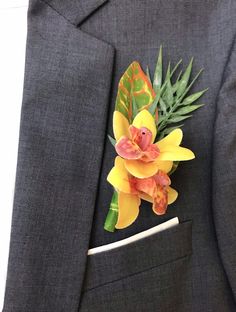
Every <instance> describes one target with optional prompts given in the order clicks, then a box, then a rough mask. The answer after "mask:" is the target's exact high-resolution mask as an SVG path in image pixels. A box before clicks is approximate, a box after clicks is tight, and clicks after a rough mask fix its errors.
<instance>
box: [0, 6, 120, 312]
mask: <svg viewBox="0 0 236 312" xmlns="http://www.w3.org/2000/svg"><path fill="white" fill-rule="evenodd" d="M54 2H55V1H54ZM54 2H53V3H54ZM72 2H73V1H72ZM72 2H70V4H71V3H72ZM74 2H77V1H74ZM92 2H94V3H95V1H90V3H92ZM103 2H104V1H103ZM58 3H59V2H58ZM61 3H63V2H62V1H61ZM83 3H85V2H83ZM99 3H102V1H99ZM64 4H65V2H64ZM64 6H65V7H66V5H64ZM91 8H92V7H91V6H90V7H89V6H88V9H87V11H86V10H84V11H82V12H85V11H86V12H87V13H88V14H89V9H90V10H91ZM63 9H64V7H63ZM76 9H78V7H76ZM94 9H95V7H94ZM71 15H72V14H71ZM68 16H69V14H68ZM82 17H84V16H82V15H81V14H80V15H79V18H80V20H81V19H82ZM113 55H114V49H113V47H111V46H110V45H109V44H107V43H105V42H102V41H100V40H97V39H96V38H93V37H91V36H90V35H87V34H85V33H84V32H82V31H81V30H80V28H78V27H77V25H74V24H73V23H71V22H70V21H69V20H68V18H65V17H64V16H62V14H61V13H59V12H58V11H57V10H55V9H54V8H53V7H51V5H48V4H46V3H45V2H43V1H31V3H30V7H29V11H28V36H27V49H26V64H25V80H24V92H23V93H24V94H23V104H22V112H21V126H20V139H19V150H18V164H17V174H16V182H15V196H14V207H13V216H12V230H11V242H10V252H9V262H8V273H7V281H6V291H5V302H4V307H3V311H4V312H36V311H37V312H59V311H60V312H64V311H65V312H68V311H70V312H77V311H78V307H79V301H80V294H81V288H82V282H83V276H84V271H85V264H86V257H87V250H88V244H89V236H90V230H91V224H92V219H93V210H94V205H95V198H96V189H97V184H98V179H99V170H100V166H101V161H102V152H103V144H104V139H105V129H106V115H107V109H108V103H109V93H110V85H111V77H112V75H111V74H112V68H113Z"/></svg>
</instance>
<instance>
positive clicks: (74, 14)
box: [45, 0, 109, 26]
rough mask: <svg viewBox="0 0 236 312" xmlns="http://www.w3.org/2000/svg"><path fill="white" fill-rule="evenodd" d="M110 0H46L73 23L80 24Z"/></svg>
mask: <svg viewBox="0 0 236 312" xmlns="http://www.w3.org/2000/svg"><path fill="white" fill-rule="evenodd" d="M108 1H109V0H70V1H66V0H63V1H62V0H46V1H45V2H47V3H48V4H49V5H50V6H51V7H52V8H54V9H55V10H56V11H57V12H58V13H60V14H61V15H62V16H64V17H65V18H66V19H67V20H68V21H69V22H71V23H72V24H74V25H76V26H79V25H80V24H81V23H82V22H83V21H84V20H85V19H86V18H87V17H89V16H90V15H92V14H93V13H94V12H95V11H96V10H97V9H98V8H99V7H100V6H102V5H104V4H105V3H107V2H108Z"/></svg>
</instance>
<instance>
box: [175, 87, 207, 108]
mask: <svg viewBox="0 0 236 312" xmlns="http://www.w3.org/2000/svg"><path fill="white" fill-rule="evenodd" d="M207 90H208V89H205V90H202V91H200V92H196V93H193V94H191V95H189V96H188V97H186V98H185V99H184V101H183V102H182V103H181V104H180V105H189V104H192V103H193V102H195V101H197V100H198V99H199V98H200V97H201V96H202V95H203V94H204V93H205V92H206V91H207Z"/></svg>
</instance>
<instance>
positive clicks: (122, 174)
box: [107, 156, 131, 193]
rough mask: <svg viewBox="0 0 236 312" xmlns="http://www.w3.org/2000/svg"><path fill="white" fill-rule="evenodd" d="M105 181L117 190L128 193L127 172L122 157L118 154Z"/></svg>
mask: <svg viewBox="0 0 236 312" xmlns="http://www.w3.org/2000/svg"><path fill="white" fill-rule="evenodd" d="M107 181H108V182H109V183H110V184H111V185H113V186H114V187H115V188H116V189H118V190H119V191H122V192H125V193H130V191H131V189H130V183H129V174H128V171H127V170H126V168H125V166H124V159H122V158H121V157H120V156H117V157H116V159H115V166H114V167H113V168H112V169H111V171H110V172H109V174H108V176H107Z"/></svg>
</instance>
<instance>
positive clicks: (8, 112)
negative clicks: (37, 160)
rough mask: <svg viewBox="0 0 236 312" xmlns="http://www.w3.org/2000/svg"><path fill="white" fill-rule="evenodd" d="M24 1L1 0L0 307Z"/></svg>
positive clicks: (13, 166)
mask: <svg viewBox="0 0 236 312" xmlns="http://www.w3.org/2000/svg"><path fill="white" fill-rule="evenodd" d="M27 2H28V1H27V0H6V1H5V0H0V144H1V145H0V146H1V150H0V202H1V207H0V310H1V308H2V306H3V298H4V288H5V281H6V272H7V261H8V250H9V240H10V227H11V215H12V204H13V193H14V183H15V170H16V160H17V149H18V136H19V123H20V110H21V101H22V90H23V77H24V62H25V42H26V27H27Z"/></svg>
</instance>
